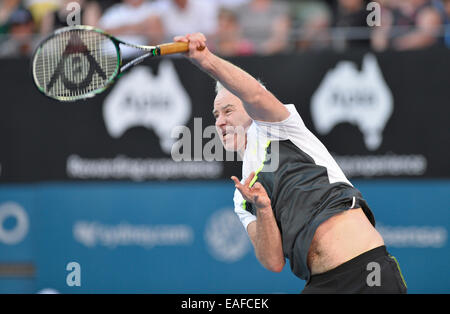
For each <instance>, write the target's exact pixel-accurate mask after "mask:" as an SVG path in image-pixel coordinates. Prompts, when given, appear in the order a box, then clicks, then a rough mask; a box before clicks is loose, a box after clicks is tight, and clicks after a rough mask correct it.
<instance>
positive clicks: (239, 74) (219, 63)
mask: <svg viewBox="0 0 450 314" xmlns="http://www.w3.org/2000/svg"><path fill="white" fill-rule="evenodd" d="M174 40H175V41H182V42H189V52H188V53H187V56H188V57H189V58H190V60H192V61H193V63H194V64H196V65H197V66H198V67H199V68H200V69H202V70H203V71H205V72H206V73H208V74H209V75H210V76H212V77H213V78H214V79H216V80H217V81H219V82H220V83H221V84H222V85H223V86H224V87H225V88H226V89H227V90H228V91H230V92H231V93H233V94H234V95H236V96H237V97H239V98H240V99H241V100H242V102H243V104H244V107H245V110H246V111H247V113H248V114H249V116H250V117H251V118H252V119H254V120H260V121H268V122H277V121H282V120H284V119H286V118H287V117H288V116H289V111H288V110H287V109H286V108H285V106H284V105H283V104H282V103H281V102H280V101H279V100H278V99H277V98H276V97H275V96H274V95H273V94H272V93H271V92H269V91H268V90H266V89H265V88H264V87H263V86H262V85H261V84H260V83H259V82H258V81H257V80H256V79H255V78H254V77H252V76H251V75H250V74H248V73H247V72H245V71H244V70H242V69H240V68H239V67H237V66H235V65H233V64H232V63H230V62H228V61H226V60H224V59H222V58H220V57H218V56H216V55H214V54H213V53H211V52H210V51H209V50H208V48H207V46H206V38H205V36H204V35H203V34H201V33H196V34H189V35H186V36H177V37H175V39H174Z"/></svg>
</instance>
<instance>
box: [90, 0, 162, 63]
mask: <svg viewBox="0 0 450 314" xmlns="http://www.w3.org/2000/svg"><path fill="white" fill-rule="evenodd" d="M163 7H164V5H163V3H162V2H159V1H155V2H147V1H144V0H122V2H121V3H118V4H116V5H113V6H112V7H110V8H108V9H107V10H106V11H105V13H104V14H103V15H102V17H101V18H100V21H99V23H98V25H99V27H100V28H102V29H104V30H105V31H106V32H108V33H111V34H112V35H115V36H117V37H118V38H120V39H122V40H124V41H125V42H129V43H134V44H138V45H150V44H157V43H161V41H162V40H163V35H164V33H163V28H162V23H161V20H160V17H159V16H160V14H161V11H162V8H163ZM122 48H123V49H121V51H122V55H123V56H124V57H125V58H128V57H131V56H134V55H135V54H136V53H139V52H138V51H137V50H136V49H134V48H130V47H125V46H123V47H122Z"/></svg>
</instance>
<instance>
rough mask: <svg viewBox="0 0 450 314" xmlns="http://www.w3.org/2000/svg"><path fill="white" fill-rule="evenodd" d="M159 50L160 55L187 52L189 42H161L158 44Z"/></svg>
mask: <svg viewBox="0 0 450 314" xmlns="http://www.w3.org/2000/svg"><path fill="white" fill-rule="evenodd" d="M158 47H159V49H160V50H161V55H162V56H163V55H169V54H172V53H179V52H188V51H189V44H188V43H183V42H176V43H169V44H162V45H159V46H158Z"/></svg>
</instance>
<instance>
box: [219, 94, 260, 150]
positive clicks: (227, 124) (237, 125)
mask: <svg viewBox="0 0 450 314" xmlns="http://www.w3.org/2000/svg"><path fill="white" fill-rule="evenodd" d="M213 114H214V117H215V118H216V129H217V133H218V134H219V137H220V140H221V141H222V144H223V147H224V148H225V150H227V151H240V150H245V142H246V132H247V129H248V128H249V126H250V125H251V123H252V119H251V118H250V116H249V115H248V114H247V112H246V111H245V109H244V106H243V104H242V101H241V100H240V99H239V98H238V97H236V96H235V95H233V94H232V93H230V92H229V91H227V90H226V89H222V90H220V91H219V93H218V94H217V96H216V99H215V100H214V110H213Z"/></svg>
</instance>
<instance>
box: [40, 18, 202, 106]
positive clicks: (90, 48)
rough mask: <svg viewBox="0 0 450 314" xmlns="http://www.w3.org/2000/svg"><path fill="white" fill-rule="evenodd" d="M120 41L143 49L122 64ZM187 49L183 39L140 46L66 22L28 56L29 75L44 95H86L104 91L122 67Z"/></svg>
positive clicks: (67, 97)
mask: <svg viewBox="0 0 450 314" xmlns="http://www.w3.org/2000/svg"><path fill="white" fill-rule="evenodd" d="M121 44H122V45H126V46H129V47H133V48H136V49H140V50H143V51H144V53H143V54H142V55H140V56H139V57H136V58H135V59H134V60H132V61H130V62H128V63H127V64H125V65H122V55H121V52H120V45H121ZM203 48H204V47H203ZM203 48H200V50H202V49H203ZM188 50H189V48H188V43H185V42H175V43H167V44H161V45H158V46H141V45H134V44H130V43H125V42H123V41H121V40H119V39H117V38H115V37H113V36H112V35H110V34H107V33H105V32H104V31H102V30H100V29H96V28H94V27H91V26H82V25H79V26H69V27H64V28H61V29H58V30H56V31H55V32H54V33H53V34H51V35H50V36H49V37H47V38H46V39H45V40H43V41H42V42H41V43H40V45H39V46H38V48H37V49H36V51H35V53H34V54H33V57H32V71H33V79H34V83H35V84H36V86H37V88H38V89H39V90H40V91H41V92H42V93H43V94H44V95H46V96H48V97H51V98H54V99H56V100H59V101H75V100H79V99H86V98H89V97H93V96H95V95H97V94H99V93H101V92H103V91H105V90H106V89H107V88H108V87H109V86H111V84H112V83H114V82H115V81H116V80H117V79H118V78H119V77H120V76H121V75H122V74H123V73H124V72H125V71H126V70H128V69H129V68H131V67H132V66H134V65H136V64H138V63H139V62H141V61H142V60H144V59H145V58H147V57H155V56H163V55H169V54H174V53H180V52H187V51H188Z"/></svg>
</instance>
